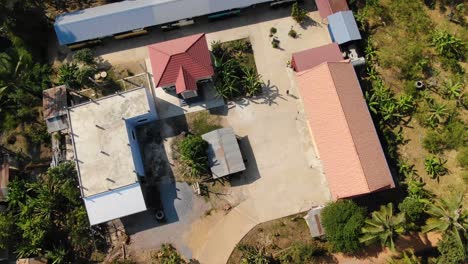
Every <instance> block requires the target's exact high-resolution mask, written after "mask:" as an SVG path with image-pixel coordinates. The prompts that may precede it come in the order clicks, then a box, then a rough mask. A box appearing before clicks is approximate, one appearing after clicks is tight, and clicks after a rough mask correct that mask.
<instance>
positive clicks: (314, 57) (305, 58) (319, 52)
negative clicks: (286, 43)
mask: <svg viewBox="0 0 468 264" xmlns="http://www.w3.org/2000/svg"><path fill="white" fill-rule="evenodd" d="M341 60H343V55H341V51H340V47H339V46H338V44H336V43H330V44H328V45H323V46H320V47H317V48H312V49H307V50H304V51H300V52H296V53H293V55H292V60H291V66H292V67H293V69H294V70H295V71H296V72H301V71H305V70H308V69H312V68H313V67H315V66H317V65H320V64H322V63H323V62H326V61H341Z"/></svg>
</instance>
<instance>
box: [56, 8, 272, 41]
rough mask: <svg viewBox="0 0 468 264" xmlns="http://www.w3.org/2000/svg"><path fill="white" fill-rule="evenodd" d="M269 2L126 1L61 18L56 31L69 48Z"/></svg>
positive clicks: (58, 19)
mask: <svg viewBox="0 0 468 264" xmlns="http://www.w3.org/2000/svg"><path fill="white" fill-rule="evenodd" d="M269 1H271V0H235V1H233V0H126V1H122V2H117V3H112V4H107V5H102V6H98V7H93V8H88V9H84V10H79V11H75V12H71V13H67V14H63V15H60V16H58V17H57V18H56V21H55V24H54V28H55V32H56V34H57V38H58V41H59V43H60V44H61V45H66V44H72V43H76V42H81V41H86V40H91V39H96V38H102V37H106V36H111V35H114V34H118V33H122V32H127V31H132V30H135V29H140V28H145V27H150V26H155V25H161V24H165V23H169V22H174V21H178V20H181V19H185V18H191V17H197V16H202V15H207V14H210V13H215V12H219V11H224V10H230V9H234V8H242V7H247V6H250V5H253V4H258V3H262V2H269Z"/></svg>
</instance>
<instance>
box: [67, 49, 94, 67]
mask: <svg viewBox="0 0 468 264" xmlns="http://www.w3.org/2000/svg"><path fill="white" fill-rule="evenodd" d="M73 60H74V61H77V62H80V63H83V64H86V65H93V64H95V63H96V61H95V60H94V52H93V51H92V50H91V49H88V48H84V49H80V50H77V51H76V52H75V53H74V54H73Z"/></svg>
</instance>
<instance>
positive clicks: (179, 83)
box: [175, 66, 197, 94]
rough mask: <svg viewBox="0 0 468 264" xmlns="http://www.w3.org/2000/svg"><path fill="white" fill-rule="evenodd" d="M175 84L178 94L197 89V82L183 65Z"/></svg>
mask: <svg viewBox="0 0 468 264" xmlns="http://www.w3.org/2000/svg"><path fill="white" fill-rule="evenodd" d="M175 85H176V93H178V94H179V93H181V92H183V91H187V90H191V91H193V90H197V82H196V81H195V79H194V78H193V77H192V76H191V75H190V73H188V72H187V71H186V70H185V69H184V67H182V66H181V67H180V70H179V74H178V75H177V79H176V83H175Z"/></svg>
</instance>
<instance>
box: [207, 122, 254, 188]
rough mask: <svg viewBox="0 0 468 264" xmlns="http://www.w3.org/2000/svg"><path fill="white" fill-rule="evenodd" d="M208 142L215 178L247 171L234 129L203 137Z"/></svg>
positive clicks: (209, 159) (213, 132) (211, 133)
mask: <svg viewBox="0 0 468 264" xmlns="http://www.w3.org/2000/svg"><path fill="white" fill-rule="evenodd" d="M202 138H203V139H204V140H205V141H206V142H208V161H209V165H210V169H211V173H212V174H213V178H214V179H217V178H221V177H224V176H228V175H230V174H233V173H236V172H240V171H243V170H245V164H244V160H243V159H242V154H241V152H240V148H239V144H238V143H237V138H236V135H235V134H234V130H233V129H232V128H230V127H229V128H221V129H217V130H214V131H211V132H209V133H206V134H204V135H202Z"/></svg>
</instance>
